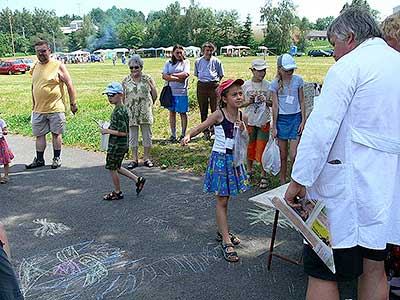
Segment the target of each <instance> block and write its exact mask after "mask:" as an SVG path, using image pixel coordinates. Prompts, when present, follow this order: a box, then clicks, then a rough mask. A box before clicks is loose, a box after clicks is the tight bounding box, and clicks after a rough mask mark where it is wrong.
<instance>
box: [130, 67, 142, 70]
mask: <svg viewBox="0 0 400 300" xmlns="http://www.w3.org/2000/svg"><path fill="white" fill-rule="evenodd" d="M129 69H131V70H133V69H135V70H137V69H140V66H133V67H132V66H130V67H129Z"/></svg>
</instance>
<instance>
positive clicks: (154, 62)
mask: <svg viewBox="0 0 400 300" xmlns="http://www.w3.org/2000/svg"><path fill="white" fill-rule="evenodd" d="M258 58H260V57H258ZM253 59H255V57H244V58H236V57H235V58H226V57H223V58H221V60H222V63H223V65H224V69H225V74H226V76H225V78H242V79H245V80H246V79H249V78H250V76H251V72H250V71H249V67H250V62H251V61H252V60H253ZM266 60H267V63H268V65H269V66H270V67H269V69H268V70H267V75H266V79H267V80H272V79H273V78H274V77H275V73H276V57H275V56H269V57H268V56H267V57H266ZM144 61H145V64H144V70H143V72H144V73H147V74H150V75H151V76H152V77H153V79H154V80H155V82H156V85H157V90H158V92H160V91H161V88H162V86H163V80H162V79H161V71H162V68H163V65H164V62H165V59H159V58H148V59H145V60H144ZM296 61H297V64H298V67H299V69H298V70H297V71H296V74H299V75H301V76H302V77H303V79H304V80H305V81H315V82H322V81H323V78H324V76H325V74H326V72H327V70H328V68H329V67H330V66H331V65H332V64H333V62H334V61H333V58H322V57H298V58H296ZM67 67H68V70H69V71H70V73H71V76H72V79H73V82H74V85H75V89H76V94H77V103H78V108H79V111H78V113H77V114H76V115H72V114H71V113H70V112H68V113H67V118H68V122H67V133H66V134H65V135H64V144H65V145H72V146H78V147H82V148H85V149H89V150H93V151H98V149H99V144H100V133H99V130H98V128H97V125H96V124H95V123H94V122H93V121H92V118H96V119H102V120H108V119H109V117H110V113H111V111H112V109H113V107H112V106H111V105H109V104H108V101H107V99H106V97H105V96H103V95H102V94H101V92H102V91H103V90H104V88H105V86H106V85H107V84H108V83H109V82H111V81H120V82H121V81H122V79H123V78H124V77H125V76H127V75H128V74H129V69H128V67H127V66H126V65H122V64H120V61H119V62H118V64H117V65H116V66H113V65H112V63H111V61H106V62H105V63H91V64H90V63H88V64H72V65H67ZM193 69H194V59H193V58H192V59H191V70H192V71H193ZM0 86H1V92H0V111H1V112H2V115H1V117H2V118H3V119H5V120H6V122H7V123H8V128H9V130H10V132H12V133H13V134H22V135H26V136H30V135H31V126H30V114H31V106H32V105H31V91H30V87H31V77H30V75H29V74H25V75H13V76H9V75H0ZM189 99H190V100H189V101H190V107H191V110H190V112H189V126H188V128H189V129H190V128H192V127H193V126H195V125H197V124H199V121H200V116H199V110H198V109H197V100H196V78H195V77H194V76H191V77H190V78H189ZM154 116H155V123H154V125H153V138H154V146H153V148H152V159H153V160H154V162H155V163H156V165H163V164H164V165H166V166H167V167H169V168H176V169H184V170H189V171H191V172H194V173H196V174H201V173H203V172H204V170H205V167H206V164H207V160H208V156H209V154H210V151H211V146H212V143H211V142H208V141H204V140H203V139H201V135H200V136H199V138H197V139H195V140H194V141H193V142H192V143H191V144H189V147H185V148H182V147H181V146H179V145H178V144H166V143H164V142H163V141H164V140H165V139H166V138H168V137H169V135H170V133H169V123H168V111H167V110H166V109H164V108H162V107H160V105H159V101H158V100H157V102H156V104H155V107H154ZM177 118H178V119H177V124H178V126H177V130H178V132H177V134H178V135H179V134H180V119H179V117H177ZM11 146H12V145H11ZM28 151H29V150H28ZM31 151H32V155H33V154H34V149H32V150H31Z"/></svg>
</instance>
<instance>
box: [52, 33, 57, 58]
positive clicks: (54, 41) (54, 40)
mask: <svg viewBox="0 0 400 300" xmlns="http://www.w3.org/2000/svg"><path fill="white" fill-rule="evenodd" d="M52 33H53V52H54V53H56V52H57V49H56V39H55V38H54V31H52Z"/></svg>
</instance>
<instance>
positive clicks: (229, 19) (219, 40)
mask: <svg viewBox="0 0 400 300" xmlns="http://www.w3.org/2000/svg"><path fill="white" fill-rule="evenodd" d="M215 19H216V26H215V29H214V30H215V32H214V33H213V34H214V41H215V44H216V45H217V47H218V48H219V47H221V46H226V45H229V44H239V42H240V35H241V33H242V26H241V24H240V22H239V19H240V18H239V13H238V12H237V11H236V10H229V11H228V10H222V11H217V12H216V14H215Z"/></svg>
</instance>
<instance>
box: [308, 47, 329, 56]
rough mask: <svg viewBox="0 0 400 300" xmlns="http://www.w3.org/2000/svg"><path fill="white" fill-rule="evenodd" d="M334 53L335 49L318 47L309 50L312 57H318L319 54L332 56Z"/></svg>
mask: <svg viewBox="0 0 400 300" xmlns="http://www.w3.org/2000/svg"><path fill="white" fill-rule="evenodd" d="M332 54H333V50H330V49H328V50H322V49H318V50H310V51H308V56H312V57H318V56H322V57H328V56H332Z"/></svg>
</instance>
